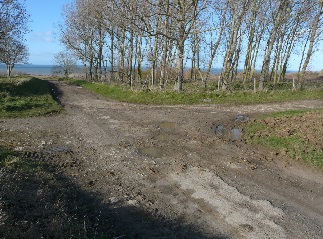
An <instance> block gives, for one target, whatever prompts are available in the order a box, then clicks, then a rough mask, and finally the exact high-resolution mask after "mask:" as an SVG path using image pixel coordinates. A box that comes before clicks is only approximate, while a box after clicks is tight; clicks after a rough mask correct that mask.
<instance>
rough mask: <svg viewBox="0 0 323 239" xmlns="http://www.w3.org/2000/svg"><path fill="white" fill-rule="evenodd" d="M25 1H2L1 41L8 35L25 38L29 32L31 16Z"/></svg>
mask: <svg viewBox="0 0 323 239" xmlns="http://www.w3.org/2000/svg"><path fill="white" fill-rule="evenodd" d="M24 3H25V2H24V1H18V0H3V1H0V40H1V39H2V38H4V37H6V36H7V35H11V36H16V38H17V36H23V35H24V33H26V32H28V27H27V23H28V20H29V15H28V13H27V11H26V8H25V5H24Z"/></svg>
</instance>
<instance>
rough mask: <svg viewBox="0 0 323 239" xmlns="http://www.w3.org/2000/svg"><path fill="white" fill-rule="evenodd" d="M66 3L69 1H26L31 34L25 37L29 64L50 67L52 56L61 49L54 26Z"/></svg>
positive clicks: (59, 18) (69, 0)
mask: <svg viewBox="0 0 323 239" xmlns="http://www.w3.org/2000/svg"><path fill="white" fill-rule="evenodd" d="M68 2H71V0H26V7H27V11H28V13H29V14H30V20H31V22H30V23H29V28H30V30H31V32H30V33H29V34H28V35H27V36H26V40H27V42H26V44H27V46H28V48H29V53H30V57H29V63H31V64H35V65H52V64H53V57H54V55H55V54H56V53H57V52H59V51H61V50H62V49H63V46H61V45H60V42H59V39H58V37H57V36H55V32H57V27H55V25H56V26H57V23H58V22H59V21H61V17H62V16H61V12H62V9H63V6H64V4H66V3H68Z"/></svg>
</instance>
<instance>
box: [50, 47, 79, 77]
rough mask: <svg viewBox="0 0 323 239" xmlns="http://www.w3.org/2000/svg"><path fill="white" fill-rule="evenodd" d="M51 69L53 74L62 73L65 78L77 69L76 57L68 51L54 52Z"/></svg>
mask: <svg viewBox="0 0 323 239" xmlns="http://www.w3.org/2000/svg"><path fill="white" fill-rule="evenodd" d="M53 61H54V63H55V64H56V66H55V67H54V69H53V71H54V73H55V74H63V75H64V76H65V77H66V78H68V77H69V75H70V74H72V73H74V72H75V71H76V70H77V59H76V58H75V56H74V55H73V54H72V53H70V52H69V51H62V52H59V53H57V54H55V56H54V59H53Z"/></svg>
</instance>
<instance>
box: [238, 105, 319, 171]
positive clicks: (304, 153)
mask: <svg viewBox="0 0 323 239" xmlns="http://www.w3.org/2000/svg"><path fill="white" fill-rule="evenodd" d="M322 112H323V110H322V109H315V110H290V111H285V112H279V113H270V114H266V115H263V116H260V117H259V118H257V119H255V120H253V121H252V122H249V123H247V124H246V125H245V126H244V134H243V138H244V139H245V141H246V142H247V143H248V144H252V145H261V146H265V147H267V148H269V149H271V150H272V151H274V152H275V153H276V154H278V155H286V156H288V157H290V158H292V159H296V160H302V161H304V162H306V163H308V164H310V165H312V166H315V167H317V168H319V169H321V170H323V146H322V140H321V135H322V134H323V132H321V131H323V128H322ZM309 114H310V115H309ZM304 116H305V117H306V116H307V118H311V119H312V120H313V123H311V124H312V125H311V127H307V126H305V127H302V120H300V119H301V118H302V117H304ZM307 118H303V120H306V119H307ZM300 128H301V129H300ZM313 128H314V129H315V135H314V134H313V133H311V131H310V130H312V129H313ZM306 130H308V132H304V131H306ZM312 132H313V131H312Z"/></svg>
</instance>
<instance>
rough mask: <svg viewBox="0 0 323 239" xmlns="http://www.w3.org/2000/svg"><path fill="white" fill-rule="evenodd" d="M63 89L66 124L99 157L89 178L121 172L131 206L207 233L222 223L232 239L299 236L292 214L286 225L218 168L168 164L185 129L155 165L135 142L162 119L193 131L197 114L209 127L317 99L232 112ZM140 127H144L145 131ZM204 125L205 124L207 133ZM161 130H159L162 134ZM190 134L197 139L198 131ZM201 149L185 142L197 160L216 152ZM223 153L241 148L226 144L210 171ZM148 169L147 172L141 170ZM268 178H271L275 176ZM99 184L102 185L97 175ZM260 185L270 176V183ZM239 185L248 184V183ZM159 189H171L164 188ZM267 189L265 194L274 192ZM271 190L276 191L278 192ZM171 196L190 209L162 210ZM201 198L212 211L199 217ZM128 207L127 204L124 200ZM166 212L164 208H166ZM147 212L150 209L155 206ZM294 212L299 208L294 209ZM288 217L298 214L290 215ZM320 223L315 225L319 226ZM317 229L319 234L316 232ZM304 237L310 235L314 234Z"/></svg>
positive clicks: (312, 104)
mask: <svg viewBox="0 0 323 239" xmlns="http://www.w3.org/2000/svg"><path fill="white" fill-rule="evenodd" d="M67 88H68V89H67ZM64 91H65V92H66V93H67V95H66V99H65V101H66V105H67V108H73V107H74V108H77V110H76V111H70V112H69V117H71V119H70V120H71V121H73V125H74V126H73V127H74V130H75V131H76V132H78V134H79V135H81V136H82V138H83V139H84V141H86V142H85V145H87V146H88V147H90V148H92V151H93V155H99V158H98V159H97V161H95V162H87V163H88V166H89V168H88V169H87V170H88V171H90V173H92V174H93V175H94V174H96V173H98V172H99V171H100V170H101V173H102V171H104V170H106V171H109V170H115V171H118V170H119V175H118V176H120V179H121V178H122V180H128V181H131V182H129V183H130V184H131V186H132V187H133V189H134V190H135V191H136V192H133V194H134V195H133V196H132V198H130V200H128V202H134V203H133V205H134V206H137V205H138V204H141V203H147V202H149V206H148V207H153V206H154V207H155V206H156V209H158V212H159V213H160V214H164V215H165V214H167V213H168V214H167V215H170V214H171V213H172V214H173V215H171V216H170V218H173V219H174V218H177V217H178V215H180V217H183V220H184V221H185V220H188V223H190V224H193V225H194V224H195V225H199V224H201V223H206V224H207V226H205V227H208V226H209V227H210V230H209V231H211V232H213V233H214V232H217V231H218V229H219V227H222V226H223V228H225V229H224V230H227V231H226V234H227V235H230V236H232V238H251V239H253V238H288V237H289V235H297V232H296V233H295V232H290V231H291V228H293V229H296V230H297V224H296V225H289V224H288V223H294V222H295V220H298V219H297V218H296V217H298V215H296V216H295V217H293V221H292V222H283V221H284V218H285V216H286V218H289V215H285V213H286V212H285V211H283V210H282V208H283V205H278V206H277V205H276V206H273V205H272V204H271V203H270V201H268V200H259V199H253V197H251V195H252V193H251V192H240V191H239V189H238V186H237V187H236V185H235V184H233V182H234V180H232V181H230V182H229V181H228V180H226V179H222V177H221V174H220V173H217V170H214V171H211V170H209V169H208V165H207V163H206V161H207V158H205V159H203V162H204V163H203V166H202V168H197V167H194V166H192V167H190V166H189V167H186V166H185V169H184V170H183V171H181V170H176V167H178V164H181V165H186V162H187V161H188V160H187V159H183V163H181V162H182V161H180V160H177V162H176V164H175V163H174V162H175V161H174V160H173V158H174V155H176V157H177V158H180V157H179V156H178V155H180V156H182V155H183V154H182V152H180V150H181V149H180V147H181V146H183V145H184V144H185V141H186V142H188V141H189V140H190V139H187V137H190V136H192V135H193V134H194V133H191V134H190V135H187V134H186V133H185V132H183V127H177V131H178V132H177V134H176V137H175V139H176V142H173V143H170V144H176V143H177V144H178V146H179V149H178V150H177V151H176V150H175V151H172V154H170V153H169V154H165V155H163V156H161V158H158V160H155V159H152V158H154V157H153V155H150V156H149V155H148V156H144V155H140V152H139V155H138V145H139V144H137V145H136V143H135V142H137V141H144V140H148V141H149V140H151V138H152V136H153V137H155V138H157V141H158V137H157V136H156V132H154V131H157V130H156V127H155V126H154V125H161V124H162V123H161V122H172V123H174V122H175V123H176V122H177V123H178V122H179V120H184V121H185V122H186V123H189V125H190V127H192V128H191V129H189V130H193V127H195V126H197V127H200V125H199V124H200V123H201V122H203V120H201V122H200V121H199V122H198V123H197V119H198V117H199V114H200V115H201V116H202V117H205V119H206V120H205V121H204V123H205V122H206V121H208V122H209V120H210V118H211V119H212V117H213V116H214V120H215V118H216V119H217V120H219V121H221V120H228V118H230V117H231V116H230V115H238V114H245V113H250V114H252V113H263V112H270V111H280V110H287V109H288V110H289V109H303V108H317V107H322V106H323V102H322V101H303V102H287V103H279V104H261V105H256V106H254V105H253V106H230V107H225V106H209V105H203V106H141V105H131V104H123V103H119V102H110V101H107V100H104V99H99V98H96V97H95V96H93V95H91V97H89V95H86V96H85V97H80V96H81V95H82V93H83V92H84V90H83V89H80V88H75V87H73V86H63V92H64ZM63 102H64V100H63ZM74 110H75V109H74ZM163 111H165V112H166V111H168V112H170V113H168V114H167V115H166V114H164V112H163ZM228 113H230V115H229V116H228V115H227V114H228ZM163 115H165V116H163ZM206 115H207V116H206ZM174 116H175V117H174ZM141 121H142V122H141ZM145 124H147V126H145ZM207 127H211V124H210V125H209V126H207ZM207 127H206V126H205V127H204V130H205V129H206V128H207ZM161 128H162V127H161ZM159 130H160V129H159ZM160 131H163V129H161V130H160ZM164 131H165V130H164ZM169 131H174V129H170V130H169ZM195 133H196V134H198V132H197V131H196V132H195ZM204 133H205V132H204ZM201 135H202V134H201ZM162 136H163V137H160V141H163V138H168V137H166V136H164V135H162ZM198 136H200V135H198ZM203 136H205V135H203ZM214 137H215V136H214ZM121 141H127V142H129V145H130V146H129V147H128V146H127V147H126V148H121V149H120V147H119V145H118V144H119V143H120V142H121ZM157 141H156V142H157ZM165 141H167V140H165ZM201 141H202V140H201ZM157 143H158V142H157ZM199 144H200V142H197V141H196V140H193V139H192V140H191V144H190V145H189V144H186V150H187V151H188V153H191V152H194V154H193V156H192V158H193V159H194V160H195V161H199V157H200V156H201V155H206V156H212V155H214V150H212V149H207V147H208V145H204V149H198V145H199ZM223 144H225V143H223ZM165 147H167V144H166V143H165V144H164V149H165ZM219 147H221V146H219ZM173 148H174V147H173ZM205 149H206V150H207V152H203V153H202V152H201V151H203V150H205ZM227 149H231V150H232V149H233V150H237V152H234V151H232V152H231V153H230V154H231V156H233V157H234V156H236V155H238V154H241V151H238V150H239V149H238V148H235V147H233V146H231V145H230V143H228V144H225V147H223V148H222V149H221V150H220V154H219V155H220V156H218V157H217V160H218V161H219V162H220V161H222V162H220V163H218V165H215V166H214V167H215V168H216V167H222V166H223V165H227V164H228V163H227V162H226V161H225V160H226V159H225V158H227V157H226V156H225V151H226V150H227ZM246 155H247V153H246ZM183 158H184V157H183ZM210 158H211V157H210ZM149 160H151V161H149ZM185 160H186V161H185ZM153 161H156V162H157V164H158V165H162V164H163V163H165V165H166V164H167V166H165V167H164V168H162V166H158V165H157V166H156V165H155V162H153ZM192 161H193V160H192ZM189 162H190V161H189ZM223 162H224V163H223ZM221 163H222V165H221ZM144 164H146V165H147V167H146V166H143V165H144ZM264 167H266V166H264ZM146 168H147V169H148V171H145V170H146ZM155 169H156V173H155V172H154V174H155V175H153V176H151V178H152V180H150V179H149V178H148V177H146V176H141V173H140V174H139V173H138V172H139V171H140V172H142V175H149V174H151V172H150V171H149V170H151V171H154V170H155ZM225 170H228V174H227V175H229V176H230V175H231V177H234V174H235V172H236V170H238V169H236V168H235V169H230V168H226V169H225ZM239 170H240V169H239ZM241 170H242V169H241ZM267 176H268V175H267ZM269 176H270V175H269ZM271 176H274V174H273V175H271ZM239 177H242V179H245V178H243V177H244V176H243V174H241V175H239ZM97 180H100V178H98V179H97ZM237 180H239V179H237ZM263 180H271V179H270V178H267V179H263ZM160 181H162V182H164V185H163V186H160V185H158V182H160ZM242 181H244V182H247V180H242ZM247 183H248V182H247ZM259 183H261V182H259ZM123 184H124V185H123V186H126V185H127V183H126V182H125V181H124V182H123ZM136 184H137V185H136ZM176 184H177V185H180V187H177V186H176ZM232 185H235V186H232ZM260 185H262V186H264V185H266V184H265V183H262V184H260ZM140 187H145V188H140ZM163 187H165V188H169V189H168V190H166V191H165V190H164V191H163ZM176 190H178V191H176ZM264 190H267V192H270V191H271V190H273V188H268V189H264ZM292 190H294V189H292ZM295 190H297V188H296V189H295ZM138 192H140V193H141V194H142V195H140V197H145V198H146V199H145V200H142V201H140V200H137V199H134V198H135V196H136V195H135V193H138ZM187 192H189V193H187ZM274 192H277V190H275V191H274ZM291 192H292V191H291ZM127 193H132V192H127ZM283 193H284V192H279V196H281V197H282V198H290V197H284V195H283ZM293 193H295V195H297V192H295V191H294V192H293ZM168 194H169V195H168ZM174 195H175V196H174ZM172 197H174V199H175V201H178V202H185V203H187V205H178V206H172V205H167V203H168V204H169V202H168V201H167V200H168V199H169V198H172ZM176 197H178V198H179V197H181V198H185V199H183V200H180V199H178V198H177V199H178V200H176ZM277 197H278V196H277ZM152 198H154V199H152ZM154 200H155V201H156V202H158V203H159V205H156V203H154V202H153V201H154ZM199 200H202V201H203V202H204V203H206V204H208V207H211V208H212V210H210V212H207V213H205V214H204V215H203V213H200V212H198V211H199V208H202V207H203V205H202V204H203V203H199V202H198V201H199ZM125 202H126V203H127V201H125ZM151 202H153V203H151ZM287 203H288V202H287ZM292 204H293V202H290V203H289V205H292ZM190 205H194V206H190ZM296 205H297V204H296ZM163 207H164V208H163ZM166 207H167V209H165V208H166ZM194 208H195V209H194ZM148 209H149V210H150V209H152V208H148ZM152 210H154V209H152ZM163 210H165V211H163ZM292 210H296V209H294V208H293V209H292ZM213 211H215V212H216V213H215V214H216V215H212V213H213ZM192 212H193V213H192ZM292 213H295V214H296V212H295V211H293V212H292ZM189 214H194V215H197V216H199V217H201V218H200V219H194V217H193V216H192V215H189ZM309 215H310V214H309ZM307 216H308V215H305V216H304V217H305V218H306V217H307ZM212 218H213V219H214V218H215V219H216V220H215V221H212V220H211V219H212ZM295 218H296V219H295ZM305 220H306V219H305ZM219 225H220V226H219ZM317 225H320V223H318V224H317ZM286 227H287V228H286ZM308 228H311V227H308ZM298 230H300V229H298ZM316 230H317V232H319V230H320V229H316ZM221 233H223V231H221ZM314 234H315V232H314ZM233 235H234V236H233ZM303 235H307V234H306V232H305V233H302V236H303ZM308 235H313V233H312V234H308ZM317 235H318V237H316V238H319V237H320V236H319V233H317ZM156 238H157V237H156ZM180 238H181V237H180ZM188 238H190V237H188ZM230 238H231V237H230ZM299 238H301V237H299Z"/></svg>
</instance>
